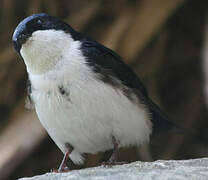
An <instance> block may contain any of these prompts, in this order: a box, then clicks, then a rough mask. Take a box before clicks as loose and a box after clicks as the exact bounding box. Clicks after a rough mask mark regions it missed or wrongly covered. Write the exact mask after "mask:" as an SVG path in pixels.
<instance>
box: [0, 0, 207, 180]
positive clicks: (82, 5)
mask: <svg viewBox="0 0 208 180" xmlns="http://www.w3.org/2000/svg"><path fill="white" fill-rule="evenodd" d="M207 10H208V1H204V0H199V1H196V0H189V1H188V0H86V1H84V0H1V1H0V47H1V48H0V179H10V180H12V179H17V178H18V177H23V176H32V175H37V174H41V173H44V172H48V171H49V170H50V169H51V168H53V167H58V165H59V163H60V161H61V159H62V154H61V152H60V151H59V149H58V148H57V147H56V145H55V144H54V143H53V142H52V140H51V139H49V138H48V136H47V135H46V133H45V132H44V130H43V129H42V128H41V125H40V124H39V121H38V120H37V118H36V116H35V114H34V112H30V111H27V110H25V109H24V99H25V95H26V91H25V82H26V78H27V75H26V71H25V67H24V63H23V61H21V59H20V58H19V57H18V56H17V54H16V53H15V52H14V50H13V48H12V42H11V37H12V33H13V31H14V29H15V27H16V26H17V24H18V23H19V22H20V21H21V20H22V19H23V18H25V17H27V16H28V15H31V14H33V13H38V12H46V13H49V14H50V15H53V16H58V17H60V18H61V19H64V20H65V21H66V22H68V23H69V24H70V25H71V26H72V27H74V28H75V29H77V30H78V31H82V32H84V33H86V34H87V35H88V36H90V37H92V38H93V39H96V40H97V41H99V42H101V43H103V44H104V45H106V46H108V47H110V48H112V49H114V50H115V51H116V52H118V53H119V54H120V55H121V56H122V57H123V59H124V60H125V61H126V62H127V63H128V64H130V65H131V66H132V67H133V68H134V70H135V71H136V72H137V73H138V75H139V76H140V78H141V79H142V81H143V82H144V84H145V86H146V88H147V89H148V92H149V95H150V97H152V99H153V100H154V101H155V102H157V104H158V105H159V106H160V107H161V108H162V109H163V110H164V111H165V112H166V113H167V115H168V116H169V117H170V119H171V121H174V122H176V123H177V124H178V125H180V126H183V127H186V128H190V129H193V130H194V131H196V132H197V133H198V135H199V136H201V137H202V136H203V137H206V136H207V137H208V132H207V127H208V121H207V108H206V96H205V94H206V93H204V92H205V87H206V45H207V44H206V38H207V39H208V36H205V35H206V30H207V29H206V27H207V26H206V21H207V19H206V17H207V14H206V12H207ZM207 25H208V23H207ZM207 34H208V33H207ZM207 49H208V47H207ZM207 60H208V58H207ZM207 67H208V65H207ZM207 74H208V73H207ZM207 142H208V141H207ZM207 154H208V144H207V143H206V141H200V140H199V139H198V138H195V137H193V136H191V135H177V134H173V133H169V134H167V133H166V134H163V135H161V136H160V137H158V138H157V139H155V140H154V141H153V142H152V143H151V144H150V145H144V146H143V147H140V148H135V147H133V148H126V149H121V152H120V155H119V158H120V160H125V161H127V162H130V161H135V160H144V161H152V160H155V159H189V158H199V157H206V156H207ZM107 156H108V153H105V154H101V153H100V154H98V155H96V156H90V155H88V157H87V161H86V164H85V165H84V166H83V167H89V166H96V165H98V163H100V162H101V161H102V160H103V159H106V158H107ZM74 168H80V167H74ZM81 168H82V167H81Z"/></svg>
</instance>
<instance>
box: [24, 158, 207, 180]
mask: <svg viewBox="0 0 208 180" xmlns="http://www.w3.org/2000/svg"><path fill="white" fill-rule="evenodd" d="M91 179H92V180H95V179H96V180H117V179H118V180H140V179H142V180H172V179H174V180H179V179H180V180H181V179H183V180H185V179H187V180H208V158H202V159H193V160H180V161H175V160H169V161H162V160H159V161H155V162H139V161H138V162H134V163H131V164H124V165H118V166H113V167H111V168H110V167H103V166H100V167H95V168H88V169H82V170H73V171H70V172H68V173H47V174H44V175H40V176H35V177H31V178H22V179H21V180H91Z"/></svg>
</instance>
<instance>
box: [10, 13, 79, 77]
mask: <svg viewBox="0 0 208 180" xmlns="http://www.w3.org/2000/svg"><path fill="white" fill-rule="evenodd" d="M79 38H80V37H79V33H77V32H76V31H74V30H73V29H72V28H71V27H70V26H69V25H68V24H66V23H65V22H63V21H61V20H59V19H58V18H55V17H52V16H49V15H47V14H45V13H40V14H34V15H31V16H29V17H27V18H25V19H24V20H23V21H21V22H20V23H19V25H18V26H17V27H16V29H15V31H14V34H13V38H12V40H13V44H14V48H15V50H16V51H17V52H18V53H19V54H20V55H21V56H22V58H23V60H24V62H25V64H26V66H27V71H28V72H29V73H33V74H41V73H44V72H46V71H48V70H50V69H51V68H52V67H53V66H54V65H55V64H56V63H57V61H58V60H59V59H60V58H62V57H63V53H64V51H65V50H66V49H67V48H69V46H70V45H71V44H72V42H74V41H75V40H77V39H79Z"/></svg>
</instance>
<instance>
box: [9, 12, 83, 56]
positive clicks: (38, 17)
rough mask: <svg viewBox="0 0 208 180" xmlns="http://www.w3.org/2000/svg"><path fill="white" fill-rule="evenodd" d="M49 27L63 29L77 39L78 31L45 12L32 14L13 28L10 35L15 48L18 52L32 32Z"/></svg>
mask: <svg viewBox="0 0 208 180" xmlns="http://www.w3.org/2000/svg"><path fill="white" fill-rule="evenodd" d="M49 29H54V30H63V31H65V32H67V33H70V34H71V35H72V37H73V38H74V39H79V33H77V32H76V31H74V30H73V29H72V28H71V26H69V25H68V24H66V23H65V22H63V21H61V20H59V19H58V18H56V17H52V16H49V15H48V14H45V13H40V14H33V15H31V16H29V17H27V18H25V19H24V20H23V21H21V22H20V23H19V25H18V26H17V27H16V29H15V31H14V34H13V37H12V40H13V44H14V48H15V50H16V51H17V52H18V53H19V52H20V49H21V47H22V44H24V43H25V42H26V40H27V39H28V38H29V37H30V36H31V35H32V33H33V32H35V31H37V30H49Z"/></svg>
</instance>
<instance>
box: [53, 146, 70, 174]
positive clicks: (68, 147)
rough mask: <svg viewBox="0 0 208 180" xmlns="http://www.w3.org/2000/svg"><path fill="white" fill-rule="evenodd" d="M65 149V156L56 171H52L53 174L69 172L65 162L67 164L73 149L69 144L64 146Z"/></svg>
mask: <svg viewBox="0 0 208 180" xmlns="http://www.w3.org/2000/svg"><path fill="white" fill-rule="evenodd" d="M65 149H66V151H65V154H64V158H63V160H62V162H61V164H60V166H59V168H58V170H53V172H56V173H62V172H68V171H69V170H70V169H69V168H68V167H67V165H66V162H67V159H68V157H69V155H70V154H71V152H72V151H73V147H72V146H71V145H70V144H68V143H66V144H65Z"/></svg>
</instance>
